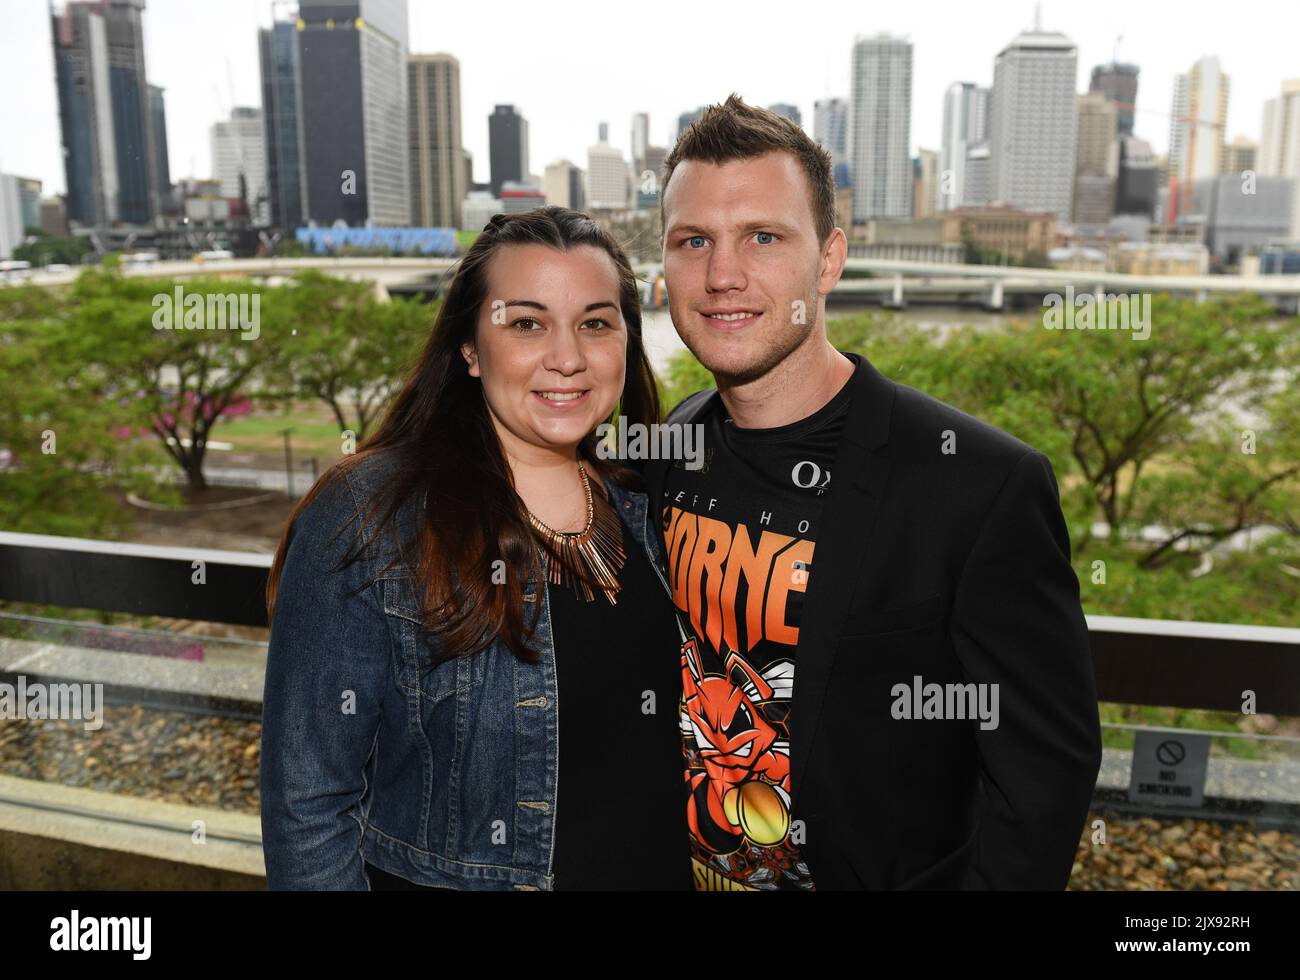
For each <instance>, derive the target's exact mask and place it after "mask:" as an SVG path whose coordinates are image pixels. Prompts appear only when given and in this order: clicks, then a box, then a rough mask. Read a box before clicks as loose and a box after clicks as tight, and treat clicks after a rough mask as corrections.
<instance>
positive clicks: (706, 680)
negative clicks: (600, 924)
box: [661, 354, 858, 891]
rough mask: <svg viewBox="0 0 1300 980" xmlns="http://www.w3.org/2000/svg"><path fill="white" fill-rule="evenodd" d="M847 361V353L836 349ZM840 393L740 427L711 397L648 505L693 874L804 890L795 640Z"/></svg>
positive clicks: (699, 881)
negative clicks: (659, 563) (671, 651)
mask: <svg viewBox="0 0 1300 980" xmlns="http://www.w3.org/2000/svg"><path fill="white" fill-rule="evenodd" d="M846 356H848V357H850V358H851V359H852V360H854V362H855V364H856V363H857V360H858V359H857V357H856V356H855V355H852V354H849V355H846ZM851 397H852V385H851V384H849V383H846V384H845V385H844V386H843V387H842V388H841V389H840V391H839V393H838V394H836V395H835V397H834V398H832V399H831V400H830V401H829V402H828V403H827V404H826V405H825V406H823V407H822V408H821V409H820V410H819V411H817V412H816V413H814V414H813V415H810V416H809V417H808V418H805V419H800V420H799V421H798V422H793V423H791V424H789V425H783V426H779V427H777V428H773V429H740V428H737V427H736V426H735V424H734V423H733V422H732V421H731V419H729V418H727V415H726V409H725V407H724V406H723V405H722V403H721V401H720V400H717V401H716V404H715V407H714V409H713V410H712V411H710V412H709V413H708V414H707V416H706V417H703V418H700V419H697V421H698V422H699V423H701V424H703V425H704V427H705V428H704V464H703V467H702V468H701V469H699V470H690V469H687V468H686V467H685V463H684V461H681V460H679V461H677V462H675V463H674V464H673V466H672V467H671V469H670V470H669V471H668V476H667V480H666V483H665V493H664V499H663V500H662V501H661V506H662V511H661V519H662V526H663V532H664V541H665V543H666V546H667V547H666V550H665V561H666V562H667V566H668V575H669V578H668V581H669V584H670V585H671V586H672V590H673V605H674V606H676V608H677V612H678V621H679V623H680V625H681V628H682V631H683V633H684V634H685V640H684V642H683V645H682V651H681V666H682V703H681V734H682V749H683V752H684V755H685V763H686V789H687V802H686V808H687V824H688V828H689V837H690V845H691V852H692V860H691V865H692V869H693V872H694V877H695V887H696V888H697V889H699V890H703V891H716V890H722V891H742V890H751V889H753V890H764V891H767V890H775V889H796V890H798V889H803V890H812V889H813V888H814V882H813V878H812V874H811V872H810V870H809V868H808V866H807V864H806V863H805V862H804V861H803V859H802V857H801V856H800V853H799V842H800V837H801V833H800V829H799V827H798V825H797V824H792V820H791V816H790V729H789V724H788V718H789V713H790V706H791V703H792V702H791V698H792V696H793V692H794V675H795V648H796V646H797V644H798V642H799V623H800V618H801V616H802V612H803V599H804V594H805V592H806V590H807V587H808V581H809V578H810V576H811V574H812V567H813V551H814V547H815V544H816V540H817V535H818V520H819V517H820V515H821V509H822V499H823V497H824V495H825V492H826V490H827V488H828V487H829V486H830V481H831V476H832V474H831V464H832V463H833V462H834V459H835V452H836V449H837V447H838V445H839V440H840V435H841V433H842V432H843V428H844V420H845V418H846V416H847V414H848V409H849V401H850V398H851Z"/></svg>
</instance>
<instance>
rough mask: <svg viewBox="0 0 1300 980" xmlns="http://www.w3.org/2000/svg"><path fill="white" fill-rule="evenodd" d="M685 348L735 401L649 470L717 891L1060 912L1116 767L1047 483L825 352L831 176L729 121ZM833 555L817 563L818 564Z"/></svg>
mask: <svg viewBox="0 0 1300 980" xmlns="http://www.w3.org/2000/svg"><path fill="white" fill-rule="evenodd" d="M662 187H663V189H662V194H661V201H660V208H661V217H662V226H663V255H664V275H665V278H666V282H667V288H668V294H669V303H670V309H671V314H672V319H673V324H674V326H675V327H676V329H677V332H678V333H679V334H680V335H681V338H682V340H683V342H684V343H685V344H686V346H687V347H689V348H690V350H691V351H692V353H694V355H695V356H696V358H697V359H698V360H699V361H700V363H701V364H703V365H704V367H706V368H707V369H708V370H709V371H710V372H711V373H712V374H713V376H714V379H715V381H716V383H717V389H716V390H711V391H705V392H700V393H697V394H696V395H693V396H691V397H690V398H688V399H686V400H685V401H684V402H683V403H682V404H681V405H680V406H678V408H677V410H676V411H675V412H674V413H673V416H672V418H671V419H670V421H672V422H675V423H681V424H687V425H695V424H698V425H701V426H703V430H702V431H703V437H704V446H705V454H704V457H705V458H704V464H703V466H702V467H699V468H696V469H692V468H688V467H687V466H685V465H684V461H677V462H675V463H670V462H650V463H648V464H647V466H646V470H645V474H646V480H647V484H648V490H649V493H650V500H651V503H652V504H653V503H654V502H655V501H658V502H659V509H658V511H657V513H659V515H660V517H661V521H660V531H661V534H662V538H661V541H662V543H663V545H664V556H665V562H666V566H667V575H668V582H669V584H670V586H671V588H672V592H673V601H674V604H675V606H676V607H677V609H678V613H679V620H680V624H681V627H682V632H683V634H684V637H685V639H684V644H683V649H682V676H683V688H684V689H683V701H682V737H683V745H684V749H685V758H686V772H685V778H686V791H687V796H688V799H687V823H688V832H689V834H690V843H691V847H692V851H693V866H694V872H695V881H696V887H697V888H701V889H747V888H759V889H772V888H795V889H805V890H809V889H832V888H878V889H879V888H889V889H893V888H904V889H910V888H943V889H956V888H971V889H990V888H998V889H1002V888H1021V889H1023V888H1033V889H1062V888H1064V887H1065V885H1066V883H1067V881H1068V879H1069V874H1070V868H1071V865H1072V862H1073V858H1074V851H1075V847H1076V845H1077V843H1078V840H1079V835H1080V832H1081V830H1082V828H1083V824H1084V821H1085V819H1086V815H1087V810H1088V805H1089V802H1090V800H1091V795H1092V790H1093V786H1094V784H1095V781H1096V776H1097V771H1098V769H1099V767H1100V760H1101V740H1100V727H1099V724H1098V716H1097V701H1096V693H1095V682H1094V677H1093V671H1092V662H1091V657H1090V654H1089V648H1088V633H1087V627H1086V625H1085V622H1084V618H1083V613H1082V610H1081V608H1080V605H1079V584H1078V579H1077V578H1076V577H1075V574H1074V571H1073V569H1072V568H1071V565H1070V558H1069V556H1070V543H1069V538H1068V534H1067V531H1066V528H1065V523H1064V520H1063V518H1062V515H1061V509H1060V501H1059V497H1058V492H1057V486H1056V481H1055V476H1054V474H1053V472H1052V468H1051V464H1050V463H1049V462H1048V461H1047V459H1046V457H1044V456H1043V455H1042V454H1041V453H1039V452H1037V451H1036V450H1034V449H1032V448H1031V447H1030V446H1028V445H1026V444H1025V443H1023V442H1021V441H1019V440H1018V439H1015V438H1013V437H1012V436H1010V435H1008V434H1006V433H1005V432H1002V431H1000V430H998V429H996V428H994V427H992V426H990V425H988V424H986V423H983V422H981V421H979V420H978V419H975V418H973V417H971V416H969V415H966V414H964V413H962V412H960V411H958V410H957V409H955V408H953V407H951V406H949V405H946V404H944V403H942V402H940V401H938V400H936V399H934V398H931V397H929V396H927V395H925V394H923V393H921V392H919V391H916V390H915V389H912V388H910V387H907V386H906V385H903V384H899V383H896V382H893V381H890V380H888V379H887V378H885V377H883V376H882V375H881V374H880V373H879V372H878V371H876V369H875V368H874V367H872V365H871V364H870V363H869V362H868V361H867V360H866V358H864V357H862V356H861V355H858V354H854V353H849V354H844V353H841V352H839V351H837V350H836V349H835V348H834V347H833V346H832V345H831V344H830V342H829V341H828V339H827V336H826V328H825V312H826V309H825V308H826V295H827V294H828V293H829V292H830V291H831V289H832V287H834V285H835V283H836V282H837V281H838V280H839V277H840V273H841V271H842V270H843V267H844V262H845V256H846V252H847V244H846V240H845V236H844V233H843V232H842V231H841V230H840V229H839V228H836V227H835V225H834V186H833V182H832V177H831V162H830V157H829V155H828V154H827V153H826V152H825V151H824V150H822V149H821V148H819V147H818V146H816V145H815V144H814V143H813V142H812V141H811V140H809V139H808V137H807V136H806V135H805V134H804V133H803V131H802V130H801V129H800V128H799V127H798V126H797V125H795V124H794V123H791V122H789V121H787V120H785V119H783V118H781V117H779V116H777V115H776V114H774V113H771V112H768V111H765V110H762V109H757V108H753V107H750V106H748V105H746V104H745V103H744V102H742V101H741V100H740V99H739V98H738V97H736V96H734V95H733V96H732V97H731V98H729V99H728V100H727V101H726V103H725V104H723V105H721V106H711V107H709V109H708V110H706V112H705V113H704V115H703V116H702V118H701V119H700V120H699V121H698V122H696V123H695V125H694V126H692V127H691V128H690V129H689V130H688V131H687V132H686V133H685V134H683V136H682V137H681V139H680V140H679V141H678V143H677V145H676V147H675V148H674V149H673V151H672V152H671V153H670V154H669V156H668V158H667V160H666V161H665V163H664V168H663V185H662ZM814 553H815V557H814Z"/></svg>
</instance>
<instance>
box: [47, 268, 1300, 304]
mask: <svg viewBox="0 0 1300 980" xmlns="http://www.w3.org/2000/svg"><path fill="white" fill-rule="evenodd" d="M455 262H456V260H455V259H451V258H381V257H365V256H356V257H347V258H262V259H217V260H208V261H202V262H200V261H177V262H156V263H151V264H149V265H141V266H124V267H123V269H122V272H123V275H126V276H130V277H141V278H150V279H166V280H168V281H172V282H176V281H184V280H187V279H192V278H195V277H198V276H211V277H217V278H228V277H232V278H233V277H238V278H248V279H253V280H257V281H259V282H263V283H265V284H266V285H268V286H276V285H280V284H282V283H283V282H285V281H286V280H287V279H289V278H290V277H292V276H293V275H294V274H296V273H298V272H301V271H303V270H307V269H314V270H316V271H318V272H322V273H325V274H327V275H332V276H338V277H341V278H345V279H352V280H358V281H365V282H373V283H375V284H376V288H377V290H378V291H380V292H381V294H382V293H386V292H388V291H400V292H416V291H424V292H431V293H437V292H440V287H441V285H442V283H443V282H444V280H445V278H446V276H447V274H448V272H449V271H450V270H451V269H452V267H453V266H454V265H455ZM845 265H846V269H847V270H853V271H856V272H860V273H867V274H868V275H867V276H866V277H846V278H842V279H841V280H840V281H839V282H838V283H837V284H836V286H835V289H834V290H833V292H832V295H831V297H830V298H829V299H828V302H831V303H833V304H846V303H847V304H862V303H877V302H878V303H880V304H881V305H882V306H885V307H888V308H893V309H901V308H903V307H904V306H906V305H907V304H908V303H909V302H917V303H929V304H936V303H939V304H945V305H977V306H982V307H984V308H985V309H989V310H1001V309H1003V308H1004V307H1005V306H1007V305H1014V306H1019V307H1022V308H1023V307H1025V306H1037V305H1040V304H1041V303H1042V301H1043V297H1044V296H1046V295H1048V294H1050V293H1057V294H1060V295H1064V294H1065V293H1066V290H1067V287H1068V288H1069V289H1070V290H1072V291H1073V292H1074V294H1075V295H1081V294H1084V293H1092V294H1100V295H1106V294H1113V295H1125V294H1133V293H1160V292H1168V293H1170V294H1172V295H1175V296H1187V297H1192V298H1194V299H1196V300H1197V301H1199V302H1204V301H1205V300H1207V299H1209V298H1210V297H1211V296H1220V295H1224V294H1234V293H1255V294H1258V295H1260V296H1261V297H1263V298H1265V299H1266V300H1268V301H1270V302H1272V303H1273V304H1274V305H1275V306H1276V307H1278V308H1279V309H1281V310H1285V311H1288V312H1294V311H1295V310H1296V309H1297V306H1298V305H1300V276H1209V275H1203V276H1172V275H1155V276H1148V275H1130V274H1124V273H1116V272H1082V271H1076V270H1070V269H1031V268H1022V267H1017V266H997V265H953V264H948V263H940V262H920V261H912V260H899V259H872V258H851V259H849V260H848V261H847V262H846V264H845ZM634 269H635V271H636V273H637V275H638V276H639V277H640V278H641V279H642V280H643V281H645V282H646V283H652V282H654V280H655V278H656V277H657V276H659V275H662V272H663V265H662V263H658V262H651V263H637V264H635V265H634ZM78 273H79V270H78V269H68V270H66V271H58V272H46V271H44V270H40V269H35V270H32V273H31V275H30V276H29V278H28V279H27V281H29V282H31V283H33V284H35V285H40V286H48V287H58V286H65V285H67V284H69V283H71V282H73V281H74V280H75V279H76V277H77V275H78ZM645 293H646V296H645V298H647V299H648V298H649V289H648V287H647V289H646V290H645Z"/></svg>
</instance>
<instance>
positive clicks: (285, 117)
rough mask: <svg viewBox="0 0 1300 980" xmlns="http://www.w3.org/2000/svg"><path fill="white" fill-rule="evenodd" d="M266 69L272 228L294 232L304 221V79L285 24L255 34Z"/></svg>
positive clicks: (293, 35) (294, 35) (294, 34)
mask: <svg viewBox="0 0 1300 980" xmlns="http://www.w3.org/2000/svg"><path fill="white" fill-rule="evenodd" d="M257 41H258V55H259V59H260V62H261V68H262V123H263V127H264V130H265V132H264V135H263V142H264V144H265V146H266V184H267V188H268V190H269V191H270V195H271V202H270V203H271V214H270V217H271V224H272V225H274V226H275V227H276V228H280V229H284V230H292V229H295V228H297V227H299V226H300V225H301V224H302V223H303V220H304V219H303V215H304V214H305V213H306V210H307V208H306V202H305V198H304V195H305V193H306V187H307V176H306V174H305V173H304V172H303V154H302V143H303V134H302V81H301V79H300V77H299V72H298V30H297V28H296V26H295V25H294V24H292V23H289V22H287V21H281V22H278V23H276V24H273V25H272V26H271V27H269V28H263V29H261V30H259V31H258V32H257Z"/></svg>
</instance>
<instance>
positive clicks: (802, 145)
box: [659, 92, 835, 245]
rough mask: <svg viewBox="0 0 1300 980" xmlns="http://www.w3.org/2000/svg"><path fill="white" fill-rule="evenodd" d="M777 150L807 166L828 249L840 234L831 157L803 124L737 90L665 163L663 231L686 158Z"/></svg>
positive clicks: (722, 158) (719, 158)
mask: <svg viewBox="0 0 1300 980" xmlns="http://www.w3.org/2000/svg"><path fill="white" fill-rule="evenodd" d="M774 150H787V151H789V152H790V153H793V154H794V155H795V157H797V158H798V160H799V164H800V166H802V167H803V171H804V173H805V174H806V175H807V177H808V185H809V189H810V192H811V201H810V203H811V204H812V213H813V221H814V222H815V224H816V226H817V242H818V244H819V245H825V244H826V239H827V238H829V237H830V234H831V232H832V231H834V230H835V178H834V175H833V173H832V171H831V155H830V154H829V153H827V152H826V151H825V150H824V149H822V148H821V147H820V146H818V145H817V144H816V143H814V142H813V141H812V140H811V139H809V138H808V134H807V133H805V132H804V131H803V129H802V128H801V127H800V126H799V125H798V124H796V123H794V122H792V121H791V120H789V119H786V118H785V117H784V116H778V115H777V114H776V113H775V112H772V111H771V110H769V109H760V108H758V107H756V106H751V105H746V104H745V103H744V102H743V101H742V100H741V98H740V96H738V95H736V93H734V92H733V93H731V95H729V96H728V97H727V101H726V102H724V103H722V104H721V105H711V106H708V107H707V108H705V110H704V112H703V113H702V114H701V116H700V118H699V119H697V120H696V121H695V122H694V123H692V124H691V126H690V127H689V128H688V129H687V130H686V132H684V133H682V135H681V137H680V138H679V139H678V140H677V145H676V146H674V147H673V149H672V152H671V153H669V154H668V158H667V159H666V160H664V165H663V173H662V174H661V175H660V177H661V181H660V184H659V187H660V193H659V225H660V227H661V228H666V225H665V223H664V195H663V191H664V189H666V188H667V187H668V181H669V179H670V178H671V177H672V175H673V170H675V169H676V167H677V165H678V164H679V163H681V162H682V161H683V160H704V161H706V162H708V163H726V162H728V161H730V160H749V159H752V158H754V157H760V156H763V155H764V154H767V153H771V152H772V151H774Z"/></svg>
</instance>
